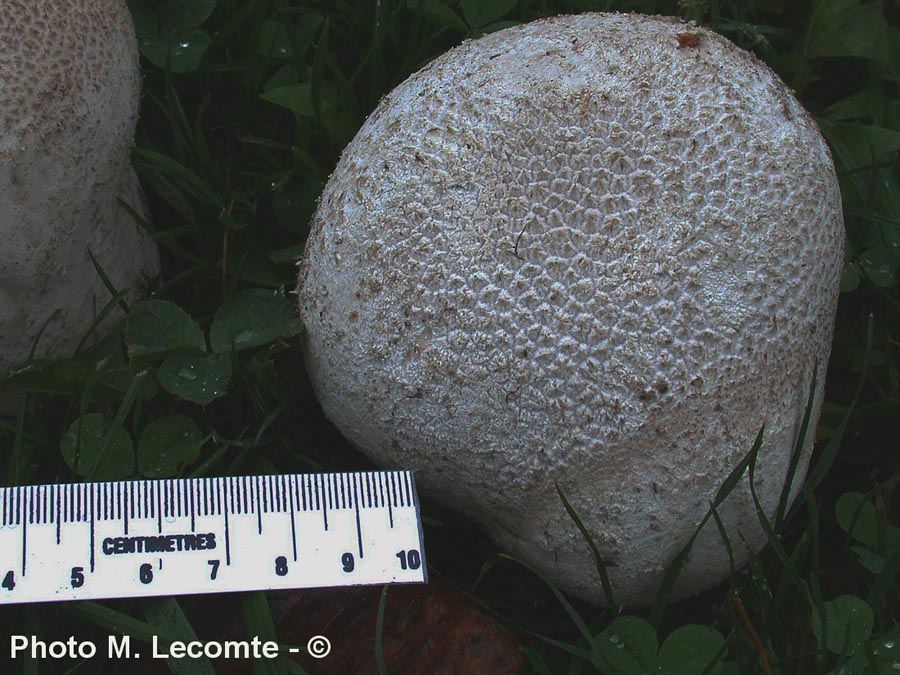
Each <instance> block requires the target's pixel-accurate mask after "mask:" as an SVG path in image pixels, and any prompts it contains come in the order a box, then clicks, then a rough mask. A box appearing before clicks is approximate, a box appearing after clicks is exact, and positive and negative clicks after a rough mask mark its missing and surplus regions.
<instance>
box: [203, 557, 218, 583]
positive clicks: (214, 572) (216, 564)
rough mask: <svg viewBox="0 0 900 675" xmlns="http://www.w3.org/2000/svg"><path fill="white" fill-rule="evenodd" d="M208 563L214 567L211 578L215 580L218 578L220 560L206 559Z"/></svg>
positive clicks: (210, 574)
mask: <svg viewBox="0 0 900 675" xmlns="http://www.w3.org/2000/svg"><path fill="white" fill-rule="evenodd" d="M206 564H207V565H210V566H211V567H212V572H210V573H209V578H210V579H211V580H212V581H215V580H216V574H218V573H219V561H218V560H207V561H206Z"/></svg>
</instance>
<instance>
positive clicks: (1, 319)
mask: <svg viewBox="0 0 900 675" xmlns="http://www.w3.org/2000/svg"><path fill="white" fill-rule="evenodd" d="M139 95H140V74H139V70H138V53H137V42H136V39H135V35H134V28H133V26H132V23H131V15H130V14H129V12H128V8H127V7H126V5H125V3H124V2H123V1H121V0H41V1H40V2H33V1H32V0H3V2H2V3H0V252H2V256H0V376H2V375H5V374H6V373H7V372H8V371H9V369H10V368H13V367H17V366H20V365H22V364H23V363H24V362H25V361H26V359H27V358H28V354H29V351H30V349H31V347H32V344H33V343H34V341H35V339H37V337H38V335H39V334H40V333H41V330H42V327H43V326H44V325H45V323H46V328H45V329H44V330H43V334H42V335H41V338H40V341H39V343H38V349H37V352H36V355H37V356H39V357H41V356H53V357H62V356H69V355H70V354H71V352H72V351H73V350H74V349H75V347H76V346H77V345H78V343H79V342H80V341H81V339H82V337H83V336H84V334H85V333H86V332H88V330H89V329H90V327H91V324H92V322H93V321H94V319H95V317H96V316H97V314H99V312H100V311H101V310H102V309H103V307H104V306H105V305H106V303H107V302H108V301H109V300H110V299H111V295H110V293H109V291H108V290H107V289H106V287H105V286H104V284H103V282H102V281H101V279H100V276H99V275H98V273H97V272H96V270H95V268H94V266H93V264H92V263H91V261H90V258H89V255H88V250H90V251H91V253H93V255H94V257H95V258H96V260H97V262H98V263H99V265H100V266H101V267H102V268H103V270H104V271H105V272H106V274H107V275H108V276H109V278H110V280H111V281H112V283H113V285H114V286H115V287H116V288H118V289H120V290H121V289H124V288H130V289H131V290H132V293H131V295H130V296H129V298H130V299H133V298H134V297H137V296H138V295H139V294H141V293H143V292H145V289H146V287H147V285H148V282H149V281H151V280H152V279H154V278H155V277H156V276H157V274H158V271H159V259H158V253H157V250H156V246H155V244H154V243H153V242H152V241H151V240H150V239H149V237H147V236H145V235H144V234H143V232H142V231H141V230H140V229H139V227H138V225H137V224H136V223H135V221H134V219H133V218H132V217H131V216H130V215H129V214H128V213H127V212H126V211H125V210H124V209H123V208H121V207H120V206H119V205H118V204H117V201H116V200H117V198H119V199H122V200H123V201H124V202H125V203H127V204H128V205H129V206H131V207H132V208H134V209H135V210H137V211H138V212H139V213H141V214H142V215H143V213H144V204H143V198H142V195H141V192H140V188H139V185H138V181H137V176H136V175H135V174H134V171H133V170H132V168H131V166H130V164H129V159H128V155H129V151H130V148H131V145H132V143H133V138H134V128H135V123H136V121H137V115H138V102H139Z"/></svg>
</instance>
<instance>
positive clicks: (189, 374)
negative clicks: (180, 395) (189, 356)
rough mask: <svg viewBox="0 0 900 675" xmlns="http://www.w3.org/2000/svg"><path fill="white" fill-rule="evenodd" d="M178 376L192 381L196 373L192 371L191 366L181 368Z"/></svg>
mask: <svg viewBox="0 0 900 675" xmlns="http://www.w3.org/2000/svg"><path fill="white" fill-rule="evenodd" d="M178 377H180V378H181V379H182V380H188V381H190V382H193V381H194V380H196V379H197V374H196V373H195V372H194V371H193V369H192V368H182V369H181V370H179V371H178Z"/></svg>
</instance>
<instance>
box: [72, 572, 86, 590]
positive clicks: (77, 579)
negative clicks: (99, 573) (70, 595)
mask: <svg viewBox="0 0 900 675" xmlns="http://www.w3.org/2000/svg"><path fill="white" fill-rule="evenodd" d="M82 586H84V568H83V567H73V568H72V588H81V587H82Z"/></svg>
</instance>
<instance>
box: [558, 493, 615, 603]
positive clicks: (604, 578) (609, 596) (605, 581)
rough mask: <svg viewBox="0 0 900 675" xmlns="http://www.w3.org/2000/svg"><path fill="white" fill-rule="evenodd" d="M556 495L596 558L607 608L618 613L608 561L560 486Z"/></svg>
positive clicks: (595, 561) (595, 562)
mask: <svg viewBox="0 0 900 675" xmlns="http://www.w3.org/2000/svg"><path fill="white" fill-rule="evenodd" d="M556 493H557V494H558V495H559V498H560V499H561V500H562V503H563V506H564V507H565V508H566V513H568V514H569V518H571V519H572V520H573V521H574V523H575V525H576V527H578V531H579V532H581V536H583V537H584V539H585V541H586V542H587V543H588V546H590V548H591V555H592V556H593V557H594V564H595V565H596V566H597V573H598V574H599V575H600V585H601V586H602V587H603V599H604V601H605V602H606V606H607V607H609V609H611V610H612V611H616V598H615V596H614V595H613V590H612V584H610V583H609V575H608V574H607V573H606V561H604V560H603V556H602V555H600V550H599V549H598V548H597V545H596V544H595V543H594V538H593V537H592V536H591V533H590V532H588V531H587V528H586V527H585V526H584V523H582V522H581V518H579V517H578V514H577V513H575V509H573V508H572V505H571V504H570V503H569V500H568V499H566V496H565V495H564V494H563V491H562V489H561V488H560V487H559V484H557V485H556Z"/></svg>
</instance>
